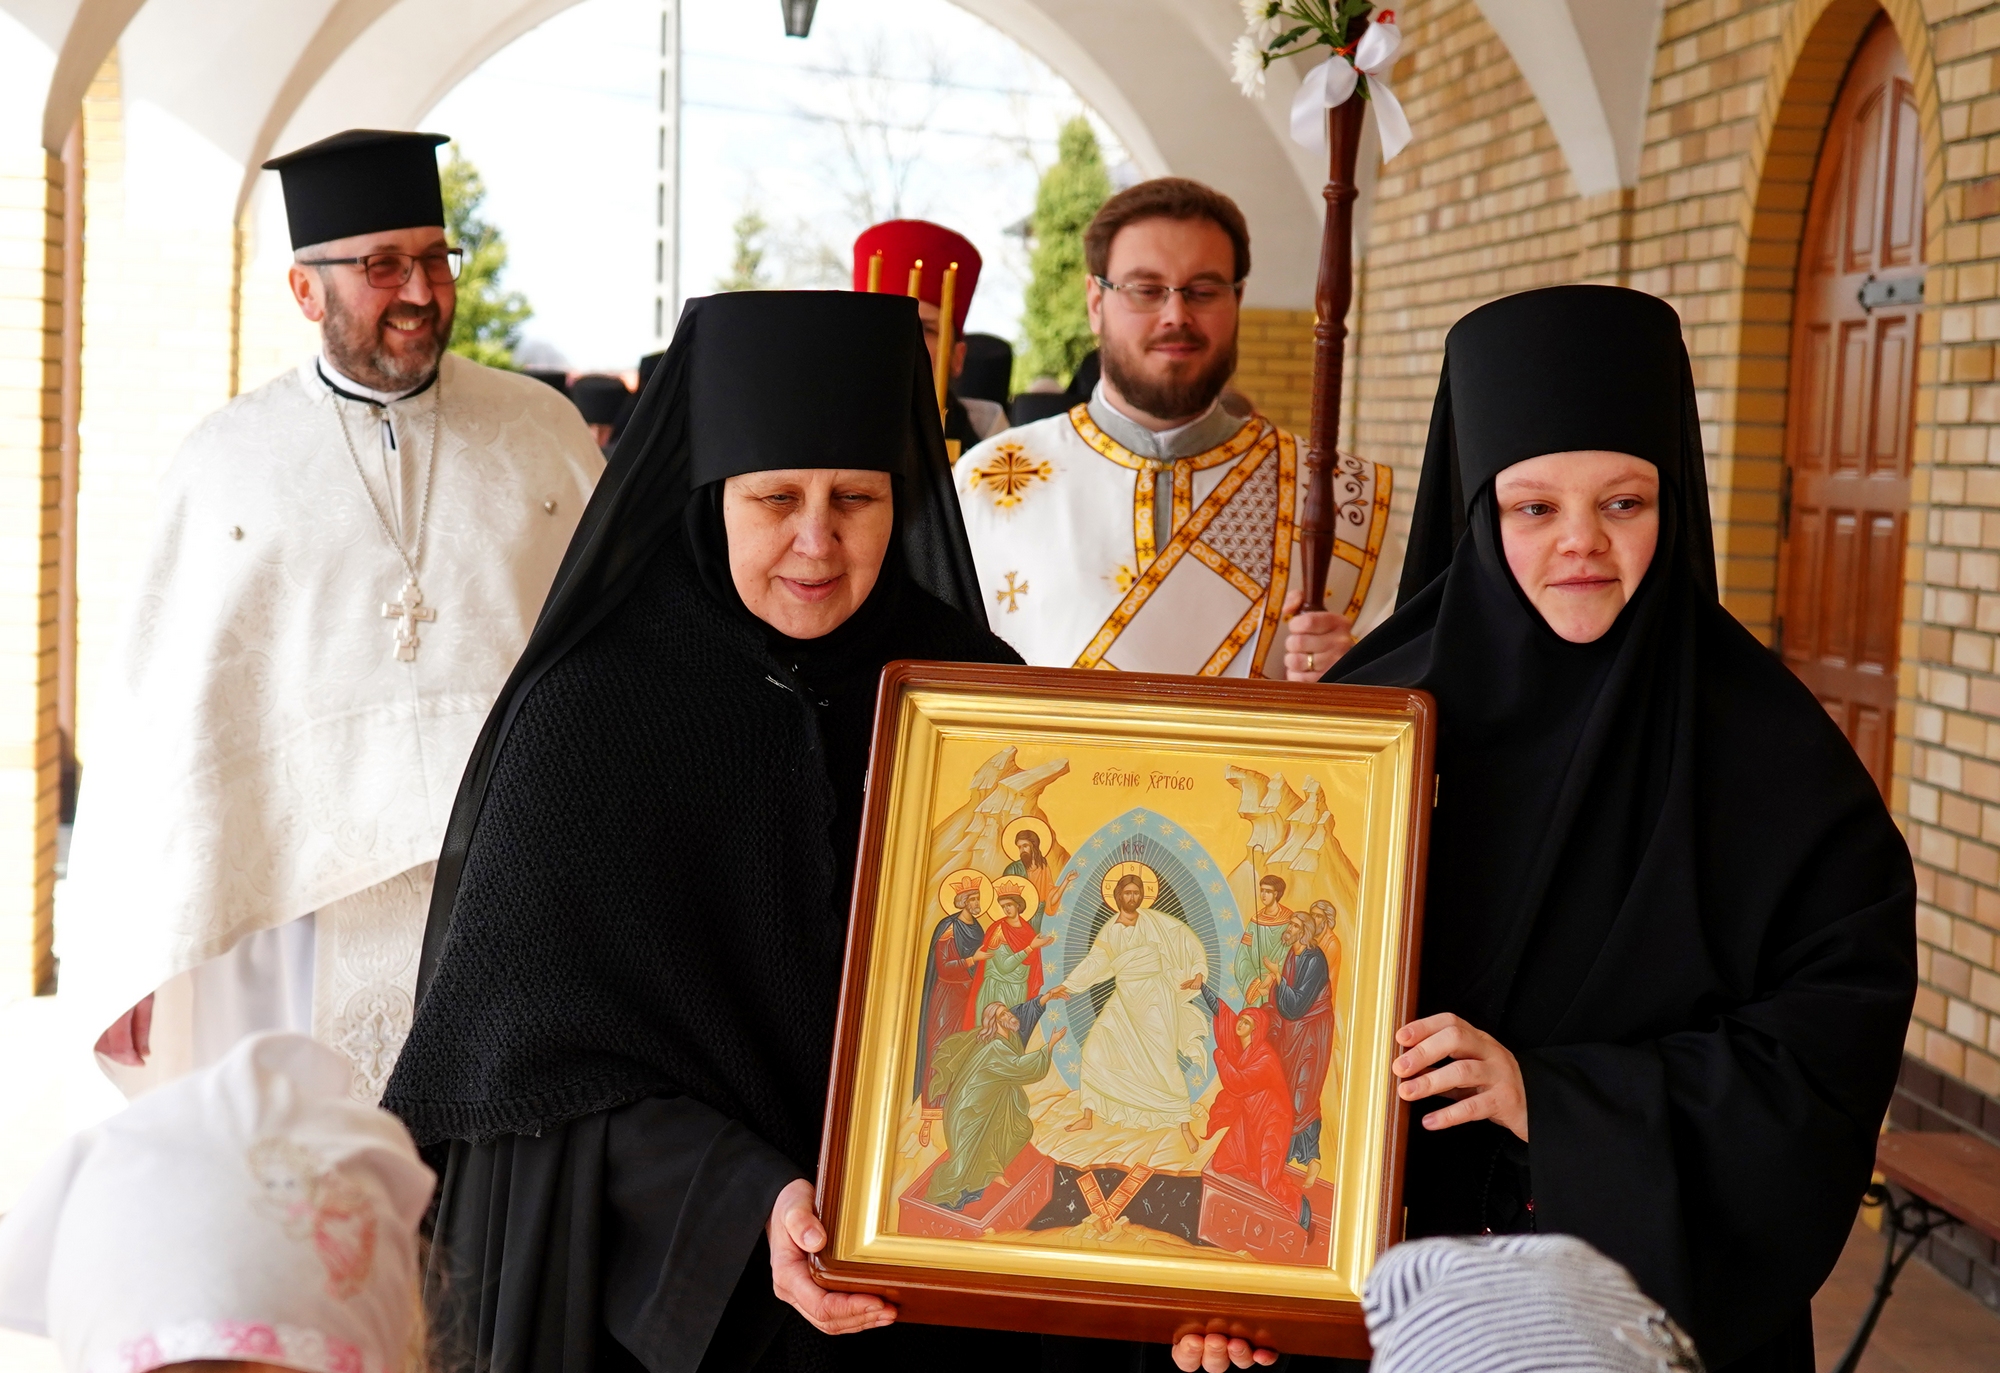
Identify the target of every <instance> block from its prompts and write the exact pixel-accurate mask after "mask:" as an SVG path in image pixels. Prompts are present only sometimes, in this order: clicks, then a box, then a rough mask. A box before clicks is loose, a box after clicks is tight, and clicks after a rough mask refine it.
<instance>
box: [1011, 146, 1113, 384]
mask: <svg viewBox="0 0 2000 1373" xmlns="http://www.w3.org/2000/svg"><path fill="white" fill-rule="evenodd" d="M1110 198H1111V178H1110V176H1109V175H1107V174H1106V172H1105V170H1104V155H1103V153H1102V152H1100V151H1099V149H1098V146H1097V135H1096V134H1094V133H1092V132H1091V131H1090V121H1089V120H1087V119H1085V118H1084V117H1083V116H1082V115H1078V116H1076V117H1075V118H1074V119H1072V120H1070V121H1069V122H1068V123H1067V124H1065V125H1063V128H1062V133H1061V135H1060V137H1059V138H1058V139H1057V142H1056V161H1055V165H1054V166H1053V167H1050V168H1049V169H1048V171H1046V172H1044V173H1043V174H1042V184H1041V186H1040V187H1039V188H1038V189H1037V190H1036V192H1035V214H1034V218H1033V219H1032V220H1031V221H1030V222H1031V223H1032V225H1033V226H1034V236H1035V250H1034V253H1033V255H1032V256H1031V257H1030V258H1029V268H1030V273H1031V274H1030V276H1029V278H1028V288H1027V290H1026V291H1025V292H1024V293H1023V294H1022V298H1021V335H1022V339H1021V350H1020V352H1019V353H1018V354H1017V355H1016V358H1015V362H1014V389H1015V390H1017V391H1018V390H1021V389H1023V388H1024V387H1026V385H1027V384H1028V383H1029V382H1030V381H1032V380H1034V379H1035V378H1036V377H1041V376H1052V377H1055V378H1057V379H1058V380H1060V381H1062V382H1063V383H1064V384H1065V385H1067V384H1068V382H1069V378H1070V374H1071V373H1073V372H1075V371H1076V367H1077V364H1078V363H1080V362H1082V361H1083V359H1084V357H1085V356H1086V355H1087V354H1088V353H1089V352H1090V350H1091V349H1093V348H1095V347H1096V346H1097V340H1096V339H1095V338H1094V337H1092V336H1091V332H1090V319H1089V316H1088V315H1087V314H1086V312H1085V310H1084V305H1083V280H1084V265H1083V231H1084V229H1085V228H1086V227H1088V226H1089V224H1090V219H1091V216H1092V215H1095V214H1096V213H1097V211H1098V207H1099V206H1101V205H1103V204H1104V202H1105V201H1106V200H1109V199H1110Z"/></svg>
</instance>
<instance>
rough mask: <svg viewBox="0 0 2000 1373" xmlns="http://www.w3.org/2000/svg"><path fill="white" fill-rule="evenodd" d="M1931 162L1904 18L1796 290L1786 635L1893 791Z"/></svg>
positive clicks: (1846, 90)
mask: <svg viewBox="0 0 2000 1373" xmlns="http://www.w3.org/2000/svg"><path fill="white" fill-rule="evenodd" d="M1923 202H1924V197H1923V159H1922V146H1921V138H1920V134H1919V130H1918V113H1917V104H1916V96H1915V92H1914V89H1913V86H1912V83H1911V79H1910V70H1909V64H1908V62H1907V60H1906V59H1905V57H1904V54H1903V49H1902V45H1901V44H1900V43H1899V42H1898V41H1897V38H1896V32H1895V29H1894V27H1893V26H1892V25H1891V24H1890V23H1889V22H1888V20H1887V18H1886V17H1883V18H1881V19H1878V20H1877V21H1876V22H1875V23H1874V24H1873V25H1872V26H1871V27H1870V28H1869V30H1868V31H1867V33H1866V35H1865V36H1864V37H1863V39H1862V41H1861V44H1860V46H1859V49H1858V50H1857V52H1856V54H1855V57H1854V60H1853V62H1852V64H1851V65H1850V66H1849V67H1848V70H1847V75H1846V78H1845V80H1844V81H1843V82H1842V85H1841V88H1840V94H1839V96H1838V98H1837V99H1836V100H1835V102H1834V106H1833V110H1832V113H1831V117H1830V119H1829V121H1828V124H1827V132H1826V137H1825V140H1824V142H1823V143H1822V145H1821V149H1820V155H1819V159H1818V163H1817V166H1816V167H1815V169H1814V173H1813V180H1812V193H1811V198H1810V201H1809V203H1808V208H1807V213H1806V220H1805V225H1804V232H1803V235H1802V240H1801V252H1800V254H1799V261H1798V268H1797V278H1796V285H1795V288H1794V294H1793V301H1794V307H1793V319H1792V342H1791V359H1790V368H1789V378H1788V381H1789V384H1788V387H1787V391H1788V393H1789V414H1788V417H1787V423H1786V426H1785V454H1784V462H1785V466H1784V471H1783V475H1782V478H1781V485H1780V488H1779V510H1778V519H1779V529H1778V535H1779V556H1778V585H1777V604H1776V615H1775V616H1774V619H1773V623H1772V641H1773V647H1774V648H1776V649H1777V650H1778V651H1779V653H1780V654H1781V655H1782V656H1783V658H1784V660H1785V662H1786V664H1787V665H1788V666H1790V667H1791V668H1792V670H1793V671H1794V672H1796V673H1797V674H1798V675H1799V677H1800V678H1801V679H1802V680H1803V681H1804V682H1805V683H1806V685H1807V686H1809V687H1811V688H1812V690H1813V693H1814V694H1815V695H1816V696H1818V697H1819V699H1820V701H1821V702H1822V703H1823V704H1824V705H1825V706H1826V708H1827V711H1828V713H1829V714H1831V715H1832V716H1833V718H1834V720H1835V722H1836V723H1838V724H1839V725H1840V727H1841V729H1842V730H1843V732H1845V733H1846V735H1847V737H1848V739H1849V741H1850V742H1852V743H1853V745H1854V747H1855V750H1856V751H1857V752H1858V753H1859V754H1860V755H1861V758H1862V761H1863V762H1865V763H1866V764H1867V765H1868V768H1869V771H1870V772H1871V773H1873V774H1874V776H1875V780H1876V782H1877V784H1878V785H1880V786H1881V787H1882V788H1883V790H1884V792H1885V793H1886V792H1887V790H1888V785H1889V777H1890V771H1891V763H1892V753H1893V745H1894V735H1895V713H1896V688H1897V683H1896V648H1897V638H1898V632H1899V630H1900V627H1901V620H1902V599H1903V598H1902V584H1903V547H1904V543H1905V537H1906V532H1907V522H1908V508H1909V495H1910V449H1911V438H1912V434H1913V423H1912V421H1913V417H1914V413H1915V400H1916V386H1917V367H1916V355H1917V320H1918V315H1919V313H1920V311H1921V310H1922V305H1923V247H1924V245H1923V225H1924V203H1923Z"/></svg>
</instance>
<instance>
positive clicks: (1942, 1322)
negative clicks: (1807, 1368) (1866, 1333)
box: [1813, 1221, 2000, 1373]
mask: <svg viewBox="0 0 2000 1373" xmlns="http://www.w3.org/2000/svg"><path fill="white" fill-rule="evenodd" d="M1881 1269H1882V1237H1881V1236H1880V1235H1879V1234H1877V1233H1876V1232H1875V1231H1873V1230H1870V1229H1869V1228H1868V1227H1867V1226H1865V1225H1863V1224H1861V1223H1860V1222H1859V1221H1856V1222H1855V1225H1854V1233H1853V1234H1851V1235H1849V1236H1848V1238H1847V1248H1846V1249H1845V1250H1843V1251H1842V1252H1841V1255H1840V1263H1839V1264H1838V1265H1837V1266H1836V1267H1835V1268H1834V1270H1833V1276H1832V1277H1830V1278H1828V1279H1827V1280H1826V1286H1824V1287H1822V1288H1820V1290H1819V1295H1818V1296H1817V1297H1814V1298H1813V1336H1814V1339H1813V1343H1814V1345H1815V1346H1816V1352H1817V1354H1818V1356H1819V1358H1818V1363H1819V1368H1820V1373H1826V1370H1828V1369H1830V1368H1832V1367H1833V1366H1834V1364H1835V1363H1837V1362H1839V1360H1840V1356H1841V1355H1842V1354H1844V1353H1846V1352H1847V1344H1848V1341H1849V1340H1851V1339H1853V1338H1854V1331H1855V1329H1856V1328H1857V1327H1858V1326H1859V1325H1860V1324H1861V1314H1862V1312H1863V1311H1865V1310H1866V1309H1867V1307H1868V1301H1869V1298H1870V1297H1871V1296H1873V1295H1874V1291H1875V1279H1876V1277H1877V1276H1878V1275H1879V1274H1880V1272H1881ZM1995 1370H2000V1314H1996V1313H1994V1312H1993V1311H1991V1310H1988V1309H1987V1308H1986V1307H1984V1306H1982V1305H1980V1303H1979V1302H1978V1300H1976V1299H1975V1298H1974V1297H1973V1295H1972V1294H1971V1293H1970V1292H1967V1291H1966V1290H1965V1289H1964V1288H1962V1287H1957V1286H1954V1285H1953V1284H1952V1283H1949V1282H1947V1281H1945V1280H1944V1279H1943V1278H1941V1277H1939V1276H1938V1274H1937V1272H1936V1271H1935V1270H1933V1269H1930V1268H1927V1267H1925V1266H1924V1263H1923V1261H1922V1260H1921V1259H1917V1260H1912V1261H1911V1263H1910V1265H1909V1266H1908V1267H1907V1268H1905V1269H1904V1270H1903V1274H1902V1276H1901V1277H1899V1278H1898V1279H1896V1290H1895V1291H1894V1292H1893V1293H1892V1294H1891V1295H1890V1297H1889V1304H1888V1305H1887V1306H1885V1307H1883V1308H1882V1319H1881V1321H1880V1322H1878V1323H1877V1325H1876V1326H1875V1335H1874V1338H1872V1339H1870V1340H1869V1341H1868V1349H1867V1352H1866V1353H1864V1354H1863V1355H1862V1356H1861V1369H1860V1373H1995Z"/></svg>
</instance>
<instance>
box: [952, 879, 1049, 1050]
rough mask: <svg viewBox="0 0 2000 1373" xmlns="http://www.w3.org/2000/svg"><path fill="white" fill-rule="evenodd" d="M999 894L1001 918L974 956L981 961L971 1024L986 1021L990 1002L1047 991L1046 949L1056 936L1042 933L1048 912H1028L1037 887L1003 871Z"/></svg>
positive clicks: (1015, 1001)
mask: <svg viewBox="0 0 2000 1373" xmlns="http://www.w3.org/2000/svg"><path fill="white" fill-rule="evenodd" d="M993 889H994V891H995V892H996V893H997V894H998V898H999V900H998V904H999V907H1000V918H999V919H998V920H995V921H994V922H993V925H992V928H990V929H988V930H987V931H986V939H985V942H984V943H983V944H982V945H981V947H980V950H979V952H978V953H976V954H974V955H973V956H972V959H971V961H972V962H974V963H976V964H978V965H979V967H978V968H977V969H976V970H975V971H974V972H973V975H972V1005H971V1006H969V1007H968V1008H967V1014H966V1018H965V1028H966V1029H968V1030H973V1029H977V1028H978V1027H979V1026H980V1025H981V1024H982V1023H984V1019H985V1015H986V1008H987V1007H988V1006H996V1005H997V1006H1018V1005H1020V1004H1021V1003H1022V1002H1024V1001H1032V1000H1033V999H1034V998H1035V997H1038V996H1040V995H1041V994H1042V950H1043V949H1046V948H1047V947H1048V946H1049V945H1051V944H1053V943H1055V942H1056V937H1055V936H1054V935H1052V934H1043V933H1042V917H1041V916H1039V915H1037V916H1035V917H1033V918H1032V919H1028V918H1024V913H1025V912H1026V910H1027V908H1028V900H1029V898H1031V897H1033V896H1034V894H1035V889H1034V888H1033V887H1032V886H1030V885H1028V883H1027V882H1026V881H1025V880H1023V879H1021V878H1011V879H1010V878H1007V877H1002V878H1001V879H1000V880H999V881H997V882H995V883H994V884H993Z"/></svg>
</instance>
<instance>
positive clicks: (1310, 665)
mask: <svg viewBox="0 0 2000 1373" xmlns="http://www.w3.org/2000/svg"><path fill="white" fill-rule="evenodd" d="M1312 670H1313V656H1312V654H1310V653H1308V654H1306V671H1307V672H1311V671H1312Z"/></svg>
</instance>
